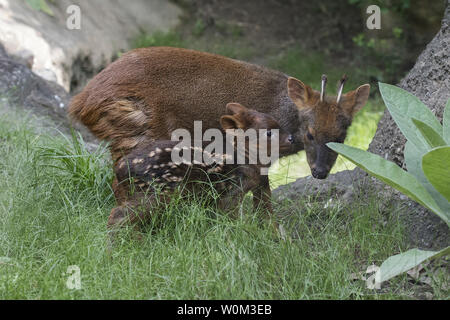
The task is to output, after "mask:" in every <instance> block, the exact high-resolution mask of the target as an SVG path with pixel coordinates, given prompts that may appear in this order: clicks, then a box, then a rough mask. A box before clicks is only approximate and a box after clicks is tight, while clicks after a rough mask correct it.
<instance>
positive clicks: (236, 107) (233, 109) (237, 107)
mask: <svg viewBox="0 0 450 320" xmlns="http://www.w3.org/2000/svg"><path fill="white" fill-rule="evenodd" d="M226 109H227V112H228V113H229V114H238V113H244V112H247V111H248V109H247V108H246V107H244V106H243V105H242V104H240V103H237V102H230V103H228V104H227V106H226Z"/></svg>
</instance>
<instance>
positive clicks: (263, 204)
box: [252, 175, 285, 238]
mask: <svg viewBox="0 0 450 320" xmlns="http://www.w3.org/2000/svg"><path fill="white" fill-rule="evenodd" d="M252 192H253V210H258V209H260V210H262V211H263V213H264V217H265V218H266V219H270V220H271V222H272V226H273V228H274V229H275V231H276V232H277V233H279V234H280V235H281V237H282V238H285V231H284V228H283V227H282V226H281V225H279V224H278V222H277V221H276V220H275V217H274V213H273V208H272V201H271V197H272V192H271V191H270V184H269V177H268V176H263V175H262V176H260V179H259V185H257V186H256V187H254V188H252Z"/></svg>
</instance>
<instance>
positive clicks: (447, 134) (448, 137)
mask: <svg viewBox="0 0 450 320" xmlns="http://www.w3.org/2000/svg"><path fill="white" fill-rule="evenodd" d="M443 126H444V139H445V141H447V144H450V99H448V101H447V104H446V106H445V109H444V120H443Z"/></svg>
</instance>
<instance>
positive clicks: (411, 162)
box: [403, 141, 450, 212]
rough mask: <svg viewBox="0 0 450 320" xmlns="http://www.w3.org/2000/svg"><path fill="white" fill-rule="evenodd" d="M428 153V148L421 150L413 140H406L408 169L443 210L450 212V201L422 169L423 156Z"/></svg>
mask: <svg viewBox="0 0 450 320" xmlns="http://www.w3.org/2000/svg"><path fill="white" fill-rule="evenodd" d="M426 153H427V151H426V150H419V149H417V148H416V146H415V145H414V144H412V143H411V141H406V144H405V150H404V151H403V155H404V157H405V163H406V169H407V170H408V172H409V173H411V174H412V175H413V176H414V177H416V179H417V180H418V181H419V182H420V183H421V184H422V185H423V186H424V187H425V189H427V191H428V193H429V194H430V195H431V196H432V197H433V199H434V201H436V203H437V205H438V206H439V208H440V209H441V211H443V212H450V203H449V202H448V200H447V199H445V198H444V196H442V194H441V193H440V192H439V191H437V190H436V188H435V187H433V185H432V184H431V183H430V181H429V180H428V179H427V177H425V174H424V173H423V170H422V158H423V156H424V155H425V154H426Z"/></svg>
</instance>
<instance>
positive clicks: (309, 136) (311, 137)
mask: <svg viewBox="0 0 450 320" xmlns="http://www.w3.org/2000/svg"><path fill="white" fill-rule="evenodd" d="M306 137H307V138H308V139H309V140H311V141H313V140H314V137H313V135H312V134H311V133H309V132H308V133H307V134H306Z"/></svg>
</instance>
